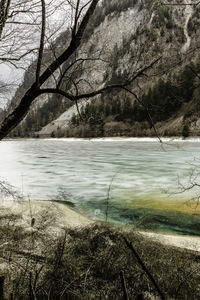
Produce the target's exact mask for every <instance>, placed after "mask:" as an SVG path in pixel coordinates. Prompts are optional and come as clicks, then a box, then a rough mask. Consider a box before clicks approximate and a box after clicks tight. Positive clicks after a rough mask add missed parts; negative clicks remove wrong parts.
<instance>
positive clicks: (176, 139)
mask: <svg viewBox="0 0 200 300" xmlns="http://www.w3.org/2000/svg"><path fill="white" fill-rule="evenodd" d="M160 139H161V141H162V142H163V143H168V142H197V143H200V137H189V138H183V137H161V138H160ZM45 140H47V141H63V142H80V141H91V142H157V143H160V140H159V139H158V138H156V137H99V138H90V139H89V138H46V139H45Z"/></svg>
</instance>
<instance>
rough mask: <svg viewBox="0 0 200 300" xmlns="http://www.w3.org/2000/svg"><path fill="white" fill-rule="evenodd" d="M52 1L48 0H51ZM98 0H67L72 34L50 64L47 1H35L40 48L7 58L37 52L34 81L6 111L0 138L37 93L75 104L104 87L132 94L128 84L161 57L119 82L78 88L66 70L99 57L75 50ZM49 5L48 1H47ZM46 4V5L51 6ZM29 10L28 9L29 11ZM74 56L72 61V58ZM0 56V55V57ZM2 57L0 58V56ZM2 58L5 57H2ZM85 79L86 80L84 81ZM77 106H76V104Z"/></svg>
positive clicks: (12, 126)
mask: <svg viewBox="0 0 200 300" xmlns="http://www.w3.org/2000/svg"><path fill="white" fill-rule="evenodd" d="M50 2H51V1H50ZM98 2H99V0H93V1H80V0H77V1H67V3H68V12H69V11H70V12H71V16H70V22H71V35H70V37H69V41H68V42H67V46H66V47H65V49H64V51H63V52H62V53H59V52H58V53H56V51H54V55H53V57H52V60H51V62H50V64H48V65H46V64H45V63H44V58H43V54H44V50H45V42H46V41H47V40H48V41H49V40H50V39H51V38H47V29H46V27H47V22H46V21H47V13H46V5H47V3H46V2H45V1H44V0H41V1H37V2H36V3H35V5H36V6H35V7H36V8H38V5H39V3H40V10H39V11H40V20H41V21H40V22H39V24H40V25H39V27H40V45H39V48H37V47H36V48H31V49H30V50H28V51H27V50H26V52H25V53H24V54H21V55H20V56H19V57H18V58H13V57H10V58H9V59H8V61H9V62H10V63H13V61H14V60H15V61H16V60H18V59H19V60H21V59H22V58H23V57H24V56H27V55H29V54H30V52H33V53H37V59H36V61H37V64H36V71H35V80H34V82H33V84H32V85H31V87H30V88H29V89H28V90H27V91H26V92H25V95H24V96H23V97H22V98H21V100H20V102H19V104H18V105H17V107H16V108H15V109H14V110H13V111H12V112H10V113H9V115H8V116H7V117H6V118H5V119H4V120H3V122H2V123H1V124H0V139H2V138H4V137H5V136H6V135H7V134H8V133H9V132H10V131H11V130H12V129H13V128H14V127H16V126H17V125H18V124H19V122H20V121H21V120H22V119H23V118H24V117H25V116H26V114H27V113H28V111H29V109H30V106H31V105H32V103H33V101H34V100H35V99H36V98H37V97H38V96H40V95H43V94H59V95H62V96H64V97H65V98H67V99H69V100H71V101H73V102H74V103H76V104H77V101H78V100H80V99H84V98H92V97H94V96H96V95H99V94H101V93H103V92H105V91H107V90H112V89H117V88H122V89H124V90H126V91H127V92H129V93H131V95H132V96H134V97H136V99H137V100H138V98H137V96H136V94H135V93H133V92H131V91H130V90H129V85H130V84H131V83H132V82H133V81H135V80H136V79H137V78H139V77H141V76H144V75H145V73H146V72H147V71H148V70H149V69H151V68H152V67H153V66H154V65H155V64H156V63H157V62H158V61H159V59H160V57H159V58H157V57H156V58H155V60H153V61H151V62H147V63H146V64H144V65H143V66H140V68H137V70H136V71H135V72H132V73H131V74H129V76H128V77H125V78H124V80H123V81H122V82H120V84H110V85H107V86H105V85H104V86H101V87H99V88H98V87H96V86H94V85H93V84H90V83H89V82H86V84H85V85H86V86H87V87H88V89H86V90H85V91H84V92H83V91H81V92H80V90H79V86H78V84H77V82H74V81H73V78H71V77H70V75H69V71H70V70H72V69H80V67H82V65H83V63H84V62H85V61H87V60H90V61H92V60H97V59H100V57H99V56H98V57H87V56H84V57H83V58H81V57H78V56H77V51H78V49H79V47H80V45H81V44H82V42H83V37H84V33H85V30H86V27H87V25H88V23H89V21H90V19H91V17H92V15H93V13H94V11H95V8H96V7H97V5H98ZM50 4H51V3H50ZM50 4H49V5H50ZM29 13H30V11H29ZM37 22H38V16H37V18H35V19H34V22H33V24H34V25H35V24H36V23H37ZM72 56H73V60H72V59H71V58H72ZM0 57H1V56H0ZM0 59H1V58H0ZM4 59H5V57H4ZM63 64H67V68H66V69H65V72H64V73H62V66H63ZM57 71H59V72H60V73H62V75H61V77H60V78H61V79H60V80H59V82H56V76H55V73H56V72H57ZM66 77H68V78H69V80H70V81H71V84H72V86H73V89H71V90H70V89H69V90H66V89H63V88H62V82H63V79H66ZM50 78H54V79H55V84H54V86H52V85H51V86H50V87H49V86H48V81H49V79H50ZM85 81H86V80H85ZM77 108H78V106H77Z"/></svg>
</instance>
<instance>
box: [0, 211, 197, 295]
mask: <svg viewBox="0 0 200 300" xmlns="http://www.w3.org/2000/svg"><path fill="white" fill-rule="evenodd" d="M40 220H41V221H40V222H41V223H42V218H41V219H40ZM17 223H19V222H18V219H17V217H16V216H14V215H10V216H9V215H7V216H5V218H3V217H2V218H1V220H0V240H1V241H0V245H1V246H0V272H1V273H0V275H1V279H4V278H5V280H4V298H2V299H56V300H57V299H70V300H73V299H120V300H121V299H190V300H192V299H199V298H200V289H199V280H200V272H199V271H200V263H199V262H200V254H199V253H198V252H194V251H193V252H192V251H188V250H187V251H186V250H183V249H178V248H175V247H171V246H166V245H162V244H159V243H158V242H154V241H151V240H150V239H147V238H145V237H144V236H141V235H140V234H138V233H136V232H134V231H132V230H126V231H125V230H124V229H121V228H119V227H114V226H110V225H107V224H103V223H100V224H92V225H90V226H88V227H85V228H79V229H78V228H76V229H72V228H63V229H61V231H60V232H59V233H58V232H57V233H56V234H50V232H49V231H48V230H47V229H48V226H50V224H47V223H46V225H45V224H43V226H42V224H41V226H40V227H38V226H37V224H35V223H34V221H33V220H31V226H30V227H29V228H24V227H22V226H20V225H16V224H17ZM126 241H128V243H130V242H131V243H132V246H133V248H134V250H135V251H136V253H137V255H138V256H139V258H140V260H141V261H139V260H138V257H137V255H135V254H134V253H133V251H131V247H128V244H127V242H126ZM129 245H130V244H129ZM141 262H142V264H143V266H142V264H141ZM148 272H149V273H150V275H151V276H152V277H153V279H154V280H155V282H156V284H157V285H158V287H159V290H160V292H161V294H159V293H158V290H157V289H156V288H155V285H154V284H153V282H152V280H151V278H149V275H148ZM138 297H140V298H138Z"/></svg>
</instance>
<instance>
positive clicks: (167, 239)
mask: <svg viewBox="0 0 200 300" xmlns="http://www.w3.org/2000/svg"><path fill="white" fill-rule="evenodd" d="M140 233H141V234H142V235H144V236H145V237H147V238H149V239H151V240H153V241H157V242H160V243H162V244H165V245H170V246H174V247H178V248H184V249H188V250H193V251H198V252H200V238H199V237H194V236H183V235H172V234H161V233H155V232H140Z"/></svg>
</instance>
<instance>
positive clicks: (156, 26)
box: [19, 0, 200, 137]
mask: <svg viewBox="0 0 200 300" xmlns="http://www.w3.org/2000/svg"><path fill="white" fill-rule="evenodd" d="M179 2H180V4H181V3H182V4H187V2H188V0H182V1H179ZM199 13H200V9H199V8H198V6H197V7H193V6H189V5H182V6H181V5H177V6H176V5H173V6H170V5H165V3H164V2H163V1H161V0H155V1H150V0H146V1H141V0H138V1H136V0H135V1H128V0H127V3H126V1H124V3H123V4H122V3H120V2H119V1H117V0H112V1H108V0H104V1H103V3H102V6H101V7H98V8H97V10H96V13H95V15H94V17H93V20H92V21H91V23H90V24H89V26H88V28H87V32H86V35H85V41H84V42H83V43H82V46H81V47H80V49H79V51H78V53H77V56H76V59H77V58H78V59H80V60H81V63H80V64H79V65H78V68H77V65H76V64H75V66H74V67H73V68H71V73H70V76H71V78H72V82H73V83H72V82H70V83H69V80H68V79H67V77H66V78H65V80H64V83H63V87H64V88H65V89H66V90H67V91H70V92H71V93H75V92H77V90H78V93H82V92H88V91H92V90H94V89H98V88H101V87H103V86H106V85H110V84H116V83H123V82H124V81H125V80H126V79H130V78H131V76H132V77H134V75H135V74H137V72H138V71H139V70H141V69H142V68H144V67H145V66H148V65H149V64H150V63H151V62H152V61H153V60H155V59H156V58H158V57H162V58H161V59H160V60H159V62H158V63H157V64H156V65H155V66H154V67H153V68H151V69H149V70H148V72H146V74H145V76H141V77H139V78H137V80H134V81H132V83H131V84H130V86H129V89H130V90H131V91H132V92H133V93H134V94H136V95H137V97H138V99H139V101H138V99H136V97H134V95H133V94H130V93H127V92H125V91H121V90H114V91H113V90H112V91H110V92H109V93H104V94H102V95H101V96H98V97H96V98H95V99H94V100H89V101H88V103H86V101H87V99H84V100H83V101H82V103H79V104H78V106H79V110H80V112H79V115H78V113H77V105H75V104H74V105H73V103H72V104H71V105H72V107H70V108H69V110H67V111H66V112H65V109H66V107H65V104H64V105H63V103H65V102H66V100H65V99H63V98H61V97H55V96H54V97H53V98H52V97H49V96H48V97H46V98H45V99H40V100H39V103H40V107H38V109H36V110H35V111H34V116H33V114H32V116H31V118H32V121H31V123H32V124H34V118H35V119H38V117H37V115H38V114H39V113H40V111H41V105H42V101H45V103H47V102H48V101H49V102H52V101H55V102H56V101H57V102H56V103H57V107H58V106H59V105H61V106H62V109H60V110H59V109H58V108H56V109H55V110H52V109H51V110H50V111H48V109H49V108H47V109H46V111H44V114H45V115H47V116H49V115H50V116H51V118H47V119H46V120H45V121H44V122H43V123H42V122H40V124H38V126H37V127H36V126H34V125H32V127H31V131H37V132H38V129H40V130H39V132H38V134H39V135H40V136H43V135H52V136H88V137H89V136H102V135H104V136H108V135H131V136H135V135H136V136H137V135H153V134H155V132H154V130H153V128H152V123H154V124H155V125H156V126H157V128H158V131H159V132H160V134H162V135H181V134H184V135H187V134H198V131H199V121H198V119H199V116H198V113H197V109H196V107H197V105H198V98H199V92H198V91H199V89H198V81H199V78H198V72H199V62H200V59H199V57H198V51H197V50H196V49H197V47H198V46H199V45H200V39H199V36H200V35H199V32H200V26H199V25H200V24H199V23H198V14H199ZM72 59H73V58H72ZM66 68H67V66H66V65H64V66H63V70H64V69H66ZM57 77H58V78H59V74H57ZM181 93H182V94H181ZM57 99H59V101H58V100H57ZM59 103H60V104H59ZM47 106H48V105H47V104H46V107H47ZM69 106H70V104H69V102H67V107H69ZM191 107H192V108H191ZM62 112H63V114H62V115H61V116H59V117H58V119H56V117H57V115H58V114H59V113H62ZM49 121H51V122H49ZM45 123H46V126H44V127H43V128H42V129H41V127H42V126H43V125H45ZM172 124H173V125H172ZM25 126H27V125H26V121H25V122H24V123H23V124H22V125H21V129H22V128H23V127H25ZM184 130H185V131H184ZM19 133H20V130H19Z"/></svg>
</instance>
